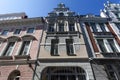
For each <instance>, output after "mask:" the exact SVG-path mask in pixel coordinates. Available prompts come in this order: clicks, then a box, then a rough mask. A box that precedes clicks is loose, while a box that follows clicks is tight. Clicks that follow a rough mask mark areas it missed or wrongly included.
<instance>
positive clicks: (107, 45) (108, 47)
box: [96, 38, 120, 53]
mask: <svg viewBox="0 0 120 80" xmlns="http://www.w3.org/2000/svg"><path fill="white" fill-rule="evenodd" d="M97 39H102V40H103V44H104V45H105V48H106V50H107V52H108V53H109V52H113V51H112V49H111V47H110V44H109V43H108V40H107V39H113V41H114V44H115V46H116V48H117V50H118V51H119V52H120V48H119V46H118V44H117V42H116V41H115V39H114V38H96V41H97ZM97 45H98V48H99V50H100V52H102V51H101V49H100V47H99V44H98V42H97Z"/></svg>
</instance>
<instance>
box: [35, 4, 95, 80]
mask: <svg viewBox="0 0 120 80" xmlns="http://www.w3.org/2000/svg"><path fill="white" fill-rule="evenodd" d="M37 64H38V65H37V66H36V71H35V72H36V73H35V75H34V80H94V77H93V73H92V69H91V65H90V63H89V59H88V55H87V50H86V46H85V42H84V39H83V34H82V31H81V28H80V24H79V22H78V18H77V17H76V16H75V13H74V12H72V11H70V10H69V8H67V7H66V6H65V4H63V3H60V4H58V6H57V8H54V10H53V11H52V12H50V13H48V16H47V17H46V26H45V27H44V31H43V36H42V38H41V43H40V51H39V55H38V61H37Z"/></svg>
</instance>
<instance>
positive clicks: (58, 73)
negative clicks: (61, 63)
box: [41, 67, 86, 80]
mask: <svg viewBox="0 0 120 80" xmlns="http://www.w3.org/2000/svg"><path fill="white" fill-rule="evenodd" d="M41 80H86V73H85V71H84V70H83V69H82V68H80V67H47V68H45V69H44V70H43V71H42V75H41Z"/></svg>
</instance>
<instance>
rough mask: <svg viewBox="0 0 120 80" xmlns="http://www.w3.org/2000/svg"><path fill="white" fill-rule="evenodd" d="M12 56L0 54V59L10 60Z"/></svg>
mask: <svg viewBox="0 0 120 80" xmlns="http://www.w3.org/2000/svg"><path fill="white" fill-rule="evenodd" d="M12 59H13V58H12V56H0V60H12Z"/></svg>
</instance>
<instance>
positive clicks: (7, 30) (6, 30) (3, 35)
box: [1, 29, 9, 36]
mask: <svg viewBox="0 0 120 80" xmlns="http://www.w3.org/2000/svg"><path fill="white" fill-rule="evenodd" d="M4 31H7V34H3V32H4ZM8 33H9V30H8V29H6V30H3V31H2V32H1V35H3V36H6V35H8Z"/></svg>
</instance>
